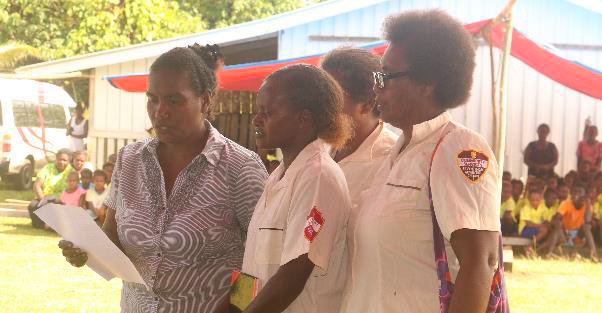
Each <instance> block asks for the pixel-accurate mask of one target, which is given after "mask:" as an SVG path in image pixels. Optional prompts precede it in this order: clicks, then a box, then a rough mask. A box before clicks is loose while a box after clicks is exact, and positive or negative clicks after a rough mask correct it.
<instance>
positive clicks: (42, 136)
mask: <svg viewBox="0 0 602 313" xmlns="http://www.w3.org/2000/svg"><path fill="white" fill-rule="evenodd" d="M73 107H75V102H74V101H73V99H72V98H71V96H69V94H68V93H67V92H66V91H65V90H63V89H62V88H60V87H58V86H56V85H52V84H48V83H42V82H38V81H34V80H17V79H1V78H0V144H1V145H2V149H0V175H1V177H2V179H3V180H6V179H10V180H12V181H13V182H14V183H15V185H16V186H17V187H18V188H21V189H29V188H31V187H32V176H33V174H34V171H36V170H38V169H40V168H41V167H43V166H44V165H45V164H46V163H48V161H51V160H54V158H55V154H56V152H57V150H59V149H61V148H68V147H69V138H68V137H67V135H66V133H67V129H66V126H67V122H68V121H69V119H70V118H71V113H70V111H69V108H73Z"/></svg>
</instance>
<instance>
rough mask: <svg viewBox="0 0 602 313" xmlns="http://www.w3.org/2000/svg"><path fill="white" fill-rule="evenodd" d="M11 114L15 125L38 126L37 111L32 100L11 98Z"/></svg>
mask: <svg viewBox="0 0 602 313" xmlns="http://www.w3.org/2000/svg"><path fill="white" fill-rule="evenodd" d="M13 115H14V116H15V126H17V127H40V121H39V119H38V113H37V112H36V108H35V106H34V104H33V102H25V101H19V100H13Z"/></svg>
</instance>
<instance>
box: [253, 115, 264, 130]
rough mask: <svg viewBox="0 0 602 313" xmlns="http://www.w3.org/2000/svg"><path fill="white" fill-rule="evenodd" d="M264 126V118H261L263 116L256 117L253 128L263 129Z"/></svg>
mask: <svg viewBox="0 0 602 313" xmlns="http://www.w3.org/2000/svg"><path fill="white" fill-rule="evenodd" d="M262 124H263V118H262V117H261V114H257V115H255V117H253V126H255V127H261V125H262Z"/></svg>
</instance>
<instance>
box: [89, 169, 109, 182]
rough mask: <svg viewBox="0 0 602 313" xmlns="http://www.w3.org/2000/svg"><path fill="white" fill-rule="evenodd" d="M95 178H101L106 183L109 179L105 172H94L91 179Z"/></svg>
mask: <svg viewBox="0 0 602 313" xmlns="http://www.w3.org/2000/svg"><path fill="white" fill-rule="evenodd" d="M97 176H102V177H103V178H104V179H105V182H106V181H107V179H109V177H108V176H107V173H105V171H103V170H96V171H94V175H93V176H92V177H97Z"/></svg>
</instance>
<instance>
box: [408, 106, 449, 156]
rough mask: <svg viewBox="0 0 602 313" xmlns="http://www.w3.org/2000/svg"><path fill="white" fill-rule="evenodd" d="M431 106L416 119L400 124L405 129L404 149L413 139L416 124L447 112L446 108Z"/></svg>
mask: <svg viewBox="0 0 602 313" xmlns="http://www.w3.org/2000/svg"><path fill="white" fill-rule="evenodd" d="M430 107H431V109H430V110H429V109H425V111H424V112H423V113H422V114H420V117H418V118H416V119H415V120H414V121H409V122H408V123H407V124H405V125H400V126H399V128H400V129H401V130H402V131H403V136H404V143H403V146H402V148H401V150H402V151H403V150H404V149H405V148H406V147H407V146H408V144H409V143H410V141H411V140H412V132H413V131H414V125H418V124H422V123H424V122H426V121H430V120H432V119H434V118H435V117H437V116H439V115H440V114H441V113H443V112H445V110H441V109H439V108H437V107H436V106H434V105H432V106H430Z"/></svg>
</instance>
